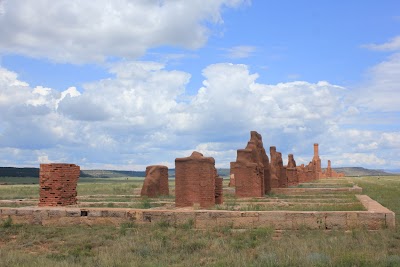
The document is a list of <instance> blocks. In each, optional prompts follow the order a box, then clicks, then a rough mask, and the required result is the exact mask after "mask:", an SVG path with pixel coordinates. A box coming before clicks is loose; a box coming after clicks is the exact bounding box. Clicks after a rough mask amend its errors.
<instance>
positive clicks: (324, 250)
mask: <svg viewBox="0 0 400 267" xmlns="http://www.w3.org/2000/svg"><path fill="white" fill-rule="evenodd" d="M396 179H398V180H396ZM350 181H354V182H355V183H357V184H358V185H359V186H361V187H363V190H364V191H363V192H364V193H365V194H367V195H369V196H370V197H371V198H373V199H375V200H377V201H379V202H380V203H381V204H383V205H384V206H386V207H388V208H389V209H391V210H393V211H395V212H396V213H397V214H396V218H397V226H396V228H395V229H394V230H393V229H382V230H379V231H366V230H363V229H355V230H353V231H351V232H345V231H327V232H326V231H319V230H314V231H312V230H307V229H302V230H299V231H284V232H274V231H273V230H272V229H270V228H260V229H249V230H245V231H240V230H237V229H232V228H230V227H223V228H215V229H210V230H204V231H199V230H194V229H193V223H194V222H193V221H192V222H188V223H187V224H185V225H184V226H180V227H171V226H170V225H169V224H167V223H160V224H156V225H138V224H135V223H134V222H132V223H125V224H122V225H121V226H119V227H114V226H91V227H89V226H67V227H55V226H46V227H44V226H37V225H15V224H14V223H13V222H12V221H10V220H7V219H4V220H2V221H0V266H43V267H47V266H234V267H235V266H378V267H379V266H400V227H399V222H400V221H399V214H400V203H399V201H400V197H399V196H400V177H397V178H396V177H391V178H390V179H383V178H380V179H378V177H376V178H374V177H369V178H351V179H350ZM0 188H1V186H0ZM112 191H113V189H112V188H111V187H110V189H109V191H108V192H112ZM88 193H89V188H88ZM0 195H1V194H0ZM318 197H320V196H318ZM147 201H148V200H143V203H141V204H142V205H144V206H148V203H147ZM238 202H239V201H238V200H235V199H232V203H238ZM254 204H256V202H254Z"/></svg>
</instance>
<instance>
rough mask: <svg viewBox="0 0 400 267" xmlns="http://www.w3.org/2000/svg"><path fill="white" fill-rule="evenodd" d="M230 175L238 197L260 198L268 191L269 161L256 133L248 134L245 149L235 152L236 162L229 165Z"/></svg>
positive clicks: (269, 183)
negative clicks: (248, 139) (232, 176)
mask: <svg viewBox="0 0 400 267" xmlns="http://www.w3.org/2000/svg"><path fill="white" fill-rule="evenodd" d="M231 173H232V174H233V175H234V179H235V186H236V188H235V192H236V196H238V197H261V196H264V194H265V193H268V192H269V191H270V189H271V188H270V185H271V181H270V180H271V176H270V167H269V159H268V156H267V154H266V153H265V149H264V146H263V143H262V137H261V135H260V134H259V133H257V132H256V131H251V132H250V141H249V142H248V143H247V146H246V148H245V149H238V150H237V157H236V161H235V162H232V163H231Z"/></svg>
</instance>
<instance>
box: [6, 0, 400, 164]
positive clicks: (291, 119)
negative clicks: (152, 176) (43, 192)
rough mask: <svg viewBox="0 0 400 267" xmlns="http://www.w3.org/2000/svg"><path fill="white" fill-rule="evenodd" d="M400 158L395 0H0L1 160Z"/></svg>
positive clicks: (399, 19)
mask: <svg viewBox="0 0 400 267" xmlns="http://www.w3.org/2000/svg"><path fill="white" fill-rule="evenodd" d="M252 130H255V131H258V132H259V133H260V134H261V135H262V137H263V143H264V147H265V148H266V150H267V151H268V150H269V147H270V146H276V147H277V150H278V151H280V152H282V154H283V158H284V163H285V164H286V163H287V155H288V154H291V153H292V154H294V158H295V160H296V162H297V164H298V165H299V164H307V163H308V162H309V161H310V160H311V159H312V153H313V144H314V143H318V144H319V152H320V157H321V159H322V165H323V167H324V166H326V165H327V160H328V159H330V160H331V161H332V166H333V167H339V166H341V167H345V166H347V167H349V166H359V167H365V168H373V169H400V1H398V0H380V1H377V0H363V1H327V0H296V1H292V0H290V1H289V0H279V1H278V0H253V1H249V0H191V1H186V0H113V1H112V0H98V1H83V0H57V1H53V0H35V1H29V0H0V166H15V167H38V166H39V164H40V163H49V162H65V163H74V164H78V165H80V166H81V168H82V169H117V170H144V169H145V167H146V166H148V165H154V164H164V165H167V166H168V167H170V168H173V167H174V161H175V158H177V157H187V156H189V155H190V154H191V153H192V151H199V152H201V153H203V154H204V155H205V156H209V157H214V158H215V160H216V167H219V168H228V167H229V162H231V161H235V159H236V150H237V149H241V148H245V147H246V144H247V142H248V140H249V138H250V131H252Z"/></svg>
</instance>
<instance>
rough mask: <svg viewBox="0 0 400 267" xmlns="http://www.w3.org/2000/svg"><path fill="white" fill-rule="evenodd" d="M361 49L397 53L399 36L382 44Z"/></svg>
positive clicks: (369, 45)
mask: <svg viewBox="0 0 400 267" xmlns="http://www.w3.org/2000/svg"><path fill="white" fill-rule="evenodd" d="M363 47H365V48H367V49H371V50H376V51H397V50H400V36H396V37H394V38H392V39H391V40H390V41H389V42H387V43H384V44H367V45H363Z"/></svg>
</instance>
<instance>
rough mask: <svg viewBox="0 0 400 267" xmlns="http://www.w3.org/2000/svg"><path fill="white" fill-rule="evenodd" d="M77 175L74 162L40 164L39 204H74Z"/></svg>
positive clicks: (78, 173) (78, 172) (78, 169)
mask: <svg viewBox="0 0 400 267" xmlns="http://www.w3.org/2000/svg"><path fill="white" fill-rule="evenodd" d="M79 175H80V168H79V166H77V165H75V164H64V163H51V164H40V173H39V206H67V205H75V204H76V203H77V201H76V196H77V192H76V186H77V183H78V179H79Z"/></svg>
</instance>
